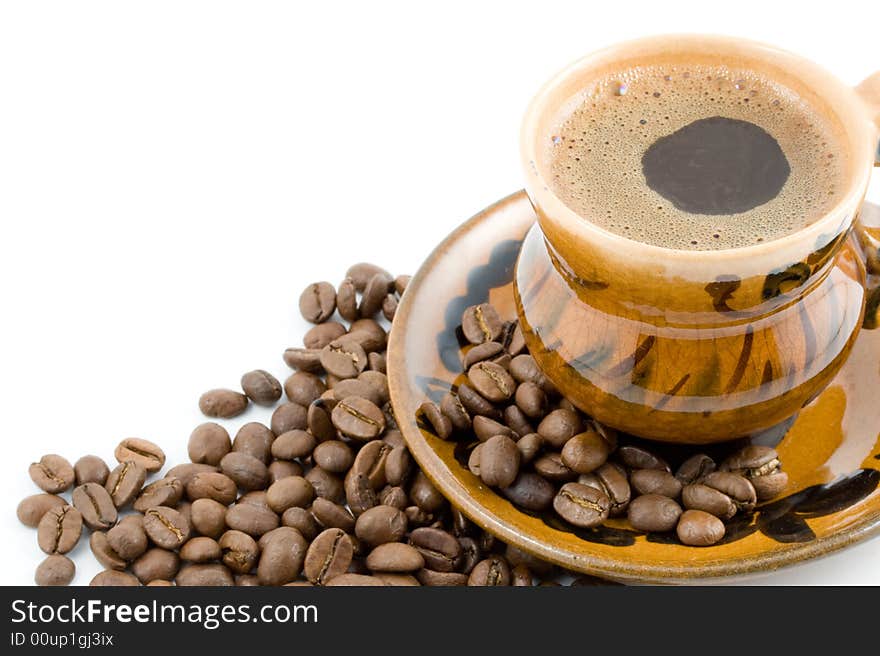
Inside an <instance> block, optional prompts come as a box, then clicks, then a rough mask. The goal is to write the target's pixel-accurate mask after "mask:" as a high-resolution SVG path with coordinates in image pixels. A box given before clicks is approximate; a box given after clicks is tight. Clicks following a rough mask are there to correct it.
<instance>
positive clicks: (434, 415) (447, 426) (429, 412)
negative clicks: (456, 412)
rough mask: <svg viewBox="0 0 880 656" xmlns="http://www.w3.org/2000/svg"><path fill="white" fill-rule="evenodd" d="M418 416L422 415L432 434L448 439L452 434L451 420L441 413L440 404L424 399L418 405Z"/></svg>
mask: <svg viewBox="0 0 880 656" xmlns="http://www.w3.org/2000/svg"><path fill="white" fill-rule="evenodd" d="M417 414H418V416H420V417H422V418H423V419H424V420H425V422H426V423H427V425H428V428H429V430H431V431H432V432H433V433H434V435H436V436H437V437H439V438H440V439H441V440H448V439H449V437H450V436H451V435H452V420H450V419H449V417H447V416H446V415H444V414H443V412H441V410H440V406H438V405H437V404H436V403H432V402H431V401H425V402H424V403H422V404H421V405H420V406H419V409H418V411H417Z"/></svg>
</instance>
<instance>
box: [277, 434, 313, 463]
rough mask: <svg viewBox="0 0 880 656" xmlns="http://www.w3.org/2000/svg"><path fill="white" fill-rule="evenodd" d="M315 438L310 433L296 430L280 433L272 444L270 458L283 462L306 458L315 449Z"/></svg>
mask: <svg viewBox="0 0 880 656" xmlns="http://www.w3.org/2000/svg"><path fill="white" fill-rule="evenodd" d="M315 445H316V442H315V438H314V437H312V435H311V433H307V432H306V431H304V430H300V429H296V430H292V431H288V432H286V433H282V434H281V435H279V436H278V437H276V438H275V441H274V442H272V448H271V451H272V456H273V457H275V458H281V459H283V460H293V459H294V458H307V457H309V456H310V455H311V454H312V450H313V449H314V448H315Z"/></svg>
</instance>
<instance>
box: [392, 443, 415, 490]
mask: <svg viewBox="0 0 880 656" xmlns="http://www.w3.org/2000/svg"><path fill="white" fill-rule="evenodd" d="M412 470H413V460H412V456H411V455H410V453H409V449H407V448H406V447H405V446H399V447H397V448H396V449H392V450H391V451H390V452H388V455H387V456H386V459H385V479H386V481H387V482H388V484H389V485H404V484H405V483H406V482H407V480H408V479H409V476H410V473H411V472H412Z"/></svg>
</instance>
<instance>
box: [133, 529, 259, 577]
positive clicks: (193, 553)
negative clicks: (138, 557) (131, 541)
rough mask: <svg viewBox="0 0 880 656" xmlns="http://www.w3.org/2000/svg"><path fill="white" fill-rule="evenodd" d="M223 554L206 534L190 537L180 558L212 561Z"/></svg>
mask: <svg viewBox="0 0 880 656" xmlns="http://www.w3.org/2000/svg"><path fill="white" fill-rule="evenodd" d="M254 544H256V542H254ZM221 555H222V552H221V551H220V545H219V544H218V543H217V540H215V539H214V538H209V537H206V536H204V535H202V536H199V537H196V538H190V539H189V540H187V541H186V544H184V545H183V546H182V547H181V548H180V559H181V560H185V561H187V562H190V563H210V562H211V561H214V560H220V556H221ZM142 557H143V556H142ZM138 578H140V577H138ZM170 578H174V577H170Z"/></svg>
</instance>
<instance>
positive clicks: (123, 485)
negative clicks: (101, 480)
mask: <svg viewBox="0 0 880 656" xmlns="http://www.w3.org/2000/svg"><path fill="white" fill-rule="evenodd" d="M145 480H147V470H146V469H144V468H143V467H142V466H140V465H139V464H137V463H136V462H133V461H130V460H127V461H125V462H121V463H119V465H117V467H116V468H115V469H114V470H113V471H111V472H110V475H109V476H108V477H107V482H106V483H105V484H104V487H105V489H106V490H107V492H109V493H110V498H112V499H113V503H114V504H115V505H116V507H117V508H122V507H124V506H127V505H128V504H129V503H131V502H132V501H133V500H134V498H135V497H136V496H137V495H138V494H139V493H140V491H141V488H142V487H143V485H144V481H145Z"/></svg>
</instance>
